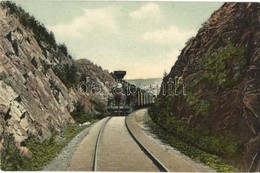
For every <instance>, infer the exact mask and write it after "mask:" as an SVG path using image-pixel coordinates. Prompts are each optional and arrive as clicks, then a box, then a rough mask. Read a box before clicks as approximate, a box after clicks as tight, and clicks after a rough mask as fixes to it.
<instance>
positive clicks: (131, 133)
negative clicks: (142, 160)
mask: <svg viewBox="0 0 260 173" xmlns="http://www.w3.org/2000/svg"><path fill="white" fill-rule="evenodd" d="M126 119H127V117H125V125H126V128H127V130H128V132H129V134H130V135H131V136H132V138H133V139H134V141H135V142H136V143H137V144H138V145H139V147H140V148H141V149H142V150H143V151H144V153H146V154H147V156H148V157H149V158H150V159H151V160H152V161H153V162H154V164H155V165H156V166H157V167H158V168H159V170H160V171H161V172H171V171H170V170H169V169H168V168H167V167H166V166H165V165H164V164H163V163H162V162H161V161H160V160H159V159H158V158H157V157H156V156H155V155H154V154H152V152H150V151H149V150H148V149H147V148H146V147H145V146H144V144H143V143H142V142H141V141H140V140H138V139H137V137H136V136H135V135H134V133H133V132H132V131H131V129H130V128H129V126H128V124H127V122H126Z"/></svg>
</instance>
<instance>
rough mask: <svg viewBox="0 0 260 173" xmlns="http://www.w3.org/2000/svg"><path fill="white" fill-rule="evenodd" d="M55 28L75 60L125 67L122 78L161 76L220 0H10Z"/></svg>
mask: <svg viewBox="0 0 260 173" xmlns="http://www.w3.org/2000/svg"><path fill="white" fill-rule="evenodd" d="M15 2H16V3H17V4H19V5H21V6H22V7H23V8H24V9H25V10H26V11H27V12H29V13H30V14H32V15H34V16H35V18H36V19H37V20H39V21H40V22H42V23H44V25H45V26H46V27H47V28H48V29H49V30H51V31H53V32H54V34H55V37H56V40H57V42H58V43H65V44H66V45H67V47H68V50H69V52H70V54H71V55H72V56H73V58H75V59H79V58H87V59H89V60H91V61H92V62H94V63H95V64H97V65H99V66H101V67H102V68H103V69H107V70H109V71H110V72H112V71H114V70H126V71H127V75H126V79H135V78H154V77H162V76H163V73H164V71H166V72H169V71H170V69H171V67H172V66H173V65H174V62H175V61H176V59H177V57H178V55H179V54H180V50H181V49H182V48H183V47H184V45H185V42H186V41H187V40H188V39H189V38H190V37H192V36H195V35H196V33H197V31H198V29H199V28H200V27H201V24H202V23H203V22H205V21H206V20H207V19H208V18H209V17H210V15H211V14H212V13H213V12H214V11H215V10H217V9H218V8H219V7H220V6H221V5H222V4H223V2H218V3H212V2H156V1H153V2H147V1H146V2H136V1H131V2H130V1H128V2H122V1H121V2H116V1H110V2H108V1H103V2H102V1H96V2H94V1H42V2H38V1H15Z"/></svg>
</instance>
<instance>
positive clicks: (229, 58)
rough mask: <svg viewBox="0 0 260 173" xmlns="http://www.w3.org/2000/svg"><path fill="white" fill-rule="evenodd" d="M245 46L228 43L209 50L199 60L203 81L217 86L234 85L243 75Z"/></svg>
mask: <svg viewBox="0 0 260 173" xmlns="http://www.w3.org/2000/svg"><path fill="white" fill-rule="evenodd" d="M245 52H246V51H245V48H244V47H242V46H235V45H234V44H233V43H228V44H227V45H226V46H225V47H221V48H219V49H217V50H215V51H212V50H209V51H208V53H206V54H205V55H204V56H203V57H202V58H201V59H200V62H199V66H200V67H201V68H202V70H204V71H205V72H204V73H203V74H204V75H203V78H204V79H205V82H208V83H210V84H211V85H214V86H217V87H218V88H222V89H224V88H226V87H232V86H234V85H235V84H236V83H237V82H238V81H239V80H240V79H241V77H242V76H243V71H244V69H245V65H246V59H245Z"/></svg>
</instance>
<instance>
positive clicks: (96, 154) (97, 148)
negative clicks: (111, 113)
mask: <svg viewBox="0 0 260 173" xmlns="http://www.w3.org/2000/svg"><path fill="white" fill-rule="evenodd" d="M111 118H112V117H109V118H108V119H107V120H106V122H104V124H102V127H101V128H100V131H99V133H98V137H97V141H96V147H95V154H94V161H93V169H92V170H93V171H98V166H97V163H98V154H99V142H100V139H101V134H102V133H103V131H104V128H105V126H106V124H107V122H108V121H109V120H110V119H111Z"/></svg>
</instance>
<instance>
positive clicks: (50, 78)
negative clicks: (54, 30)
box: [0, 4, 114, 157]
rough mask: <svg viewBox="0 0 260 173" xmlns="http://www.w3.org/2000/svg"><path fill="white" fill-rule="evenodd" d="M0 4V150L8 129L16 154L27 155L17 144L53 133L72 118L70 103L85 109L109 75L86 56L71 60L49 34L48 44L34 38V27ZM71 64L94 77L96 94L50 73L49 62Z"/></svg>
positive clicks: (56, 65)
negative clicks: (27, 25)
mask: <svg viewBox="0 0 260 173" xmlns="http://www.w3.org/2000/svg"><path fill="white" fill-rule="evenodd" d="M1 5H2V4H1ZM1 5H0V125H1V126H0V150H2V149H3V147H4V145H3V144H4V141H3V140H2V135H3V134H4V133H8V134H11V135H12V136H13V137H14V140H15V143H16V145H17V148H18V149H20V152H21V154H24V155H27V156H28V157H30V156H31V153H30V152H29V151H27V149H26V148H24V147H23V146H21V144H22V142H23V141H25V140H26V139H27V138H28V136H30V135H33V136H36V137H38V138H39V139H41V140H43V139H46V138H49V137H50V136H51V135H52V133H53V132H59V131H60V129H61V128H62V127H63V126H65V125H66V124H68V123H74V119H73V117H72V116H71V114H70V113H71V112H73V110H74V109H75V105H74V104H75V103H77V102H78V101H80V102H83V103H84V106H85V107H84V108H85V109H86V110H88V109H94V108H93V106H92V105H91V104H92V103H91V102H90V99H97V100H102V99H103V100H104V98H105V96H104V95H105V94H106V93H108V90H109V87H108V86H106V85H105V83H106V81H109V82H113V81H114V80H113V78H112V77H111V76H110V74H109V73H108V71H103V70H102V68H101V67H97V66H96V65H94V64H93V63H91V62H90V61H88V60H79V61H77V62H75V61H74V60H73V59H72V57H71V56H70V55H69V54H68V52H67V50H66V49H67V48H66V46H64V45H62V46H60V45H57V44H56V43H55V39H53V41H52V42H54V43H51V44H50V43H46V42H45V41H44V40H41V38H36V35H37V34H36V33H34V32H37V31H33V30H32V29H30V28H29V27H25V26H23V25H22V23H21V22H20V21H19V19H18V18H17V17H15V15H14V14H12V13H11V12H10V11H8V10H7V9H6V8H3V7H2V6H1ZM34 27H36V26H34ZM42 27H43V26H42ZM43 28H44V27H43ZM39 32H41V31H39ZM46 32H47V31H46ZM53 37H54V36H53ZM61 49H64V50H63V51H62V50H61ZM84 65H85V66H84ZM71 66H73V68H74V70H76V71H77V72H79V73H80V72H81V73H84V74H85V73H86V74H87V75H89V76H90V77H92V78H93V79H95V81H96V82H97V83H98V84H99V85H100V86H101V89H102V93H104V94H103V95H102V97H101V96H100V95H97V96H95V98H90V96H89V95H84V94H82V93H80V92H79V91H78V88H77V86H75V87H68V86H67V85H65V84H66V83H64V79H63V80H62V78H61V77H63V76H62V75H59V74H58V73H57V72H55V67H57V68H59V67H61V68H62V70H64V71H66V70H67V71H68V69H66V67H71ZM82 66H83V67H82ZM58 72H60V71H58ZM61 72H63V71H61ZM70 79H71V78H70ZM66 80H67V81H68V80H69V78H67V79H66ZM111 80H112V81H111ZM68 82H71V81H68ZM75 85H76V84H75ZM93 97H94V96H93Z"/></svg>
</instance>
